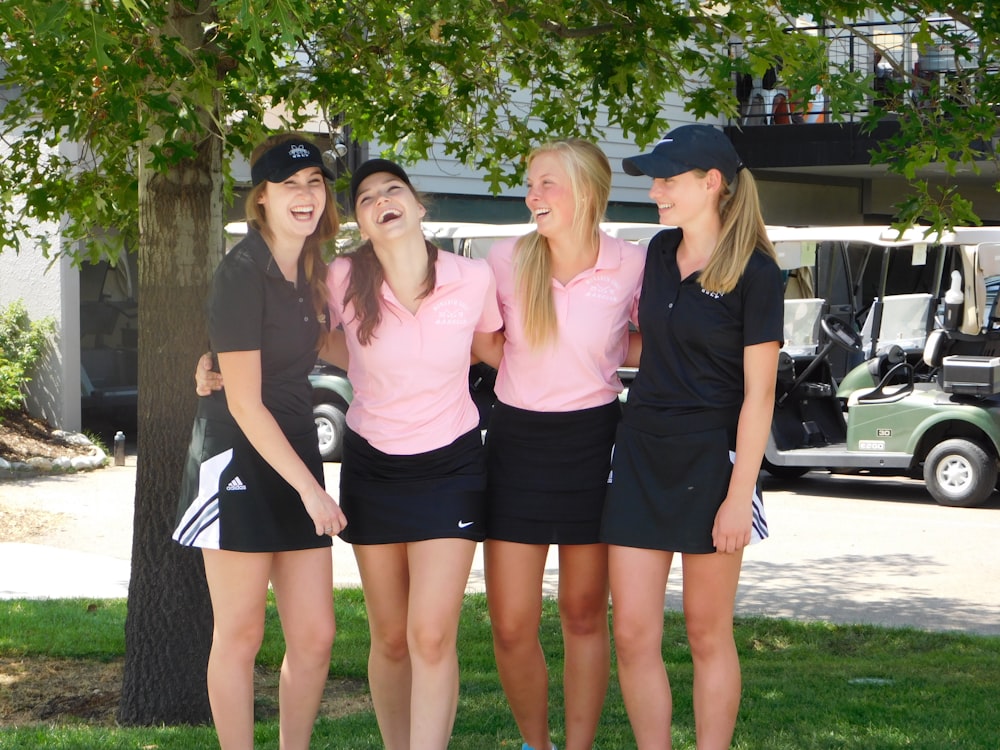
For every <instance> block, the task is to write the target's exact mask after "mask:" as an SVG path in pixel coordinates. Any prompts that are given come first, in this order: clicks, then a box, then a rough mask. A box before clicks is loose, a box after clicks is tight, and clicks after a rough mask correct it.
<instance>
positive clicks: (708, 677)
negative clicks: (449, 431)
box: [601, 125, 783, 750]
mask: <svg viewBox="0 0 1000 750" xmlns="http://www.w3.org/2000/svg"><path fill="white" fill-rule="evenodd" d="M624 167H625V171H626V172H627V173H629V174H632V175H640V174H643V175H647V176H649V177H652V178H653V186H652V188H651V189H650V191H649V195H650V198H652V199H653V201H654V202H655V203H656V206H657V210H658V212H659V218H660V223H661V224H666V225H669V226H672V227H675V228H673V229H668V230H665V231H663V232H660V233H659V234H658V235H656V237H654V238H653V239H652V241H651V242H650V244H649V248H648V250H647V260H646V270H645V277H644V280H643V288H642V300H641V303H640V305H639V329H640V332H641V334H642V352H641V358H640V361H639V372H638V375H637V376H636V379H635V381H634V382H633V383H632V386H631V387H630V388H629V397H628V403H627V404H626V406H625V411H624V415H623V418H622V423H621V425H620V426H619V428H618V434H617V437H616V443H615V456H614V460H613V462H612V479H611V482H610V485H609V494H608V501H607V506H606V508H605V515H604V523H603V525H602V530H601V538H602V539H603V540H604V541H605V542H607V543H608V544H609V545H610V547H609V551H608V558H609V569H610V577H611V598H612V604H613V611H614V634H615V648H616V652H617V657H618V679H619V682H620V684H621V689H622V697H623V698H624V700H625V708H626V710H627V711H628V715H629V720H630V722H631V724H632V730H633V732H634V734H635V738H636V743H637V746H638V748H639V750H664V748H670V747H671V746H672V745H671V709H672V705H671V696H670V683H669V680H668V678H667V673H666V669H665V667H664V664H663V659H662V656H661V653H662V652H661V646H662V640H663V598H664V593H665V590H666V586H667V576H668V574H669V572H670V565H671V563H672V561H673V557H674V555H675V554H676V553H680V554H681V555H682V556H683V579H684V586H683V589H684V593H683V598H684V618H685V623H686V625H687V634H688V641H689V643H690V646H691V656H692V660H693V662H694V717H695V732H696V735H697V746H698V749H699V750H723V748H728V747H729V745H730V742H731V740H732V736H733V732H734V728H735V724H736V714H737V710H738V708H739V703H740V693H741V680H740V665H739V656H738V654H737V652H736V644H735V642H734V639H733V609H734V605H735V599H736V587H737V584H738V583H739V577H740V568H741V565H742V560H743V550H744V548H745V547H746V546H747V545H748V544H751V543H753V542H755V541H759V540H761V539H763V538H764V537H766V536H767V522H766V520H765V518H764V507H763V503H762V501H761V497H760V491H759V488H758V486H757V476H758V473H759V471H760V464H761V460H762V458H763V455H764V447H765V445H766V443H767V436H768V432H769V428H770V424H771V413H772V410H773V409H774V386H775V379H776V376H777V363H778V350H779V347H780V346H781V341H782V314H783V301H782V298H783V295H782V281H781V273H780V271H779V269H778V265H777V263H776V261H775V255H774V249H773V248H772V246H771V243H770V241H769V240H768V238H767V234H766V232H765V228H764V220H763V218H762V216H761V211H760V205H759V201H758V197H757V189H756V187H755V185H754V180H753V177H752V176H751V175H750V172H749V171H748V170H747V169H746V168H745V167H744V165H743V164H742V162H741V161H740V158H739V155H738V154H737V153H736V150H735V149H734V148H733V146H732V144H731V143H730V141H729V139H728V138H727V137H726V136H725V135H724V134H723V133H722V131H721V130H718V129H716V128H713V127H710V126H707V125H685V126H683V127H680V128H676V129H675V130H673V131H671V132H669V133H668V134H667V135H666V137H665V138H664V139H663V140H661V141H660V142H659V143H658V144H657V145H656V147H655V148H654V149H653V151H652V152H651V153H648V154H641V155H639V156H634V157H631V158H628V159H625V161H624Z"/></svg>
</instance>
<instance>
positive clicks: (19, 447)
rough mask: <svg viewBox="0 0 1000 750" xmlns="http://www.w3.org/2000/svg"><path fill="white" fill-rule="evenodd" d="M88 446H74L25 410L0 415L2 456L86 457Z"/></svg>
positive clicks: (6, 457)
mask: <svg viewBox="0 0 1000 750" xmlns="http://www.w3.org/2000/svg"><path fill="white" fill-rule="evenodd" d="M88 453H89V450H88V449H87V448H84V447H81V446H78V445H71V444H70V443H67V442H66V441H65V440H63V439H62V438H60V437H57V436H56V435H54V434H53V430H52V428H51V427H49V425H48V424H46V423H45V422H43V421H42V420H40V419H35V418H34V417H32V416H29V415H28V414H26V413H24V412H3V413H2V414H0V458H5V459H7V460H8V461H24V460H25V459H28V458H32V457H34V456H41V457H43V458H59V457H61V456H67V457H69V458H73V457H74V456H84V455H87V454H88Z"/></svg>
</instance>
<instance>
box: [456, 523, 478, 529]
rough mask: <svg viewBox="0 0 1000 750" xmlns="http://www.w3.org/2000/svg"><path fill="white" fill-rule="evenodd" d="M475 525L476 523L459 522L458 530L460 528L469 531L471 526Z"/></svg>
mask: <svg viewBox="0 0 1000 750" xmlns="http://www.w3.org/2000/svg"><path fill="white" fill-rule="evenodd" d="M474 523H475V521H459V522H458V528H460V529H467V528H469V527H470V526H472V524H474Z"/></svg>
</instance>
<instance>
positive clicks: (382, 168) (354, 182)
mask: <svg viewBox="0 0 1000 750" xmlns="http://www.w3.org/2000/svg"><path fill="white" fill-rule="evenodd" d="M379 172H387V173H388V174H391V175H392V176H393V177H398V178H399V179H401V180H402V181H403V182H405V183H406V184H407V185H409V187H410V190H413V184H412V183H411V182H410V178H409V177H408V176H407V174H406V170H404V169H403V168H402V167H401V166H399V165H398V164H397V163H396V162H394V161H389V160H388V159H369V160H368V161H366V162H365V163H364V164H362V165H361V166H360V167H358V168H357V169H355V170H354V174H352V175H351V205H352V206H353V205H355V204H356V203H357V202H358V188H359V187H361V183H362V181H363V180H364V179H365V178H366V177H371V176H372V175H373V174H378V173H379Z"/></svg>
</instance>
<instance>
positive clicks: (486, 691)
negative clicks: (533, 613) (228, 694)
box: [0, 589, 1000, 750]
mask: <svg viewBox="0 0 1000 750" xmlns="http://www.w3.org/2000/svg"><path fill="white" fill-rule="evenodd" d="M336 606H337V630H338V635H337V643H336V645H335V646H334V654H333V660H332V663H331V666H330V675H331V680H335V679H338V678H339V679H344V680H347V681H351V682H350V683H348V684H354V685H357V684H359V683H360V684H361V685H362V686H363V685H365V683H364V679H365V667H366V663H367V651H368V632H367V626H366V624H365V614H364V606H363V601H362V597H361V592H360V591H359V590H353V589H347V590H338V592H337V605H336ZM124 622H125V602H124V601H122V600H108V601H89V600H50V601H30V600H11V601H4V602H0V657H21V658H24V659H30V658H32V657H58V658H70V659H79V660H92V661H102V662H108V661H114V660H119V659H121V657H122V656H123V654H124V648H125V646H124V633H123V630H124ZM665 625H666V636H665V638H664V643H663V658H664V661H665V662H666V664H667V669H668V671H669V673H670V676H671V684H672V687H673V694H674V746H675V748H678V749H679V750H687V749H689V748H694V746H695V745H694V723H693V717H692V714H691V665H690V654H689V652H688V648H687V642H686V639H685V636H684V626H683V620H682V618H681V617H680V615H679V614H677V613H673V612H668V613H667V614H666V617H665ZM459 638H460V645H459V655H460V659H461V668H462V686H461V696H460V703H459V708H458V719H457V722H456V724H455V733H454V739H453V741H452V743H451V745H450V747H452V748H458V749H460V750H487V749H489V748H510V749H512V750H519V748H520V739H519V737H518V733H517V728H516V726H515V724H514V721H513V719H512V718H511V716H510V713H509V711H508V709H507V705H506V702H505V700H504V695H503V691H502V690H501V688H500V683H499V680H498V679H497V676H496V670H495V667H494V664H493V655H492V647H491V643H490V632H489V620H488V616H487V611H486V601H485V598H484V597H483V596H482V595H478V594H477V595H470V596H468V597H467V599H466V604H465V608H464V611H463V615H462V623H461V632H460V636H459ZM542 639H543V643H544V645H545V649H546V652H547V653H548V655H549V665H550V670H551V673H552V676H553V679H552V688H551V703H552V707H551V715H552V723H553V732H554V739H555V741H556V742H557V744H559V745H560V746H561V745H562V741H561V740H562V691H561V689H560V684H559V682H560V680H559V675H560V673H561V668H562V649H561V642H560V636H559V621H558V614H557V612H556V607H555V604H554V602H551V601H546V603H545V610H544V618H543V623H542ZM736 641H737V645H738V647H739V650H740V654H741V659H742V665H743V681H744V687H743V703H742V705H741V708H740V716H739V721H738V723H737V726H736V736H735V739H734V745H733V747H735V748H740V749H742V750H807V749H810V748H816V749H824V750H825V749H826V748H829V749H830V750H833V749H837V750H844V749H846V750H853V749H857V750H861V749H862V748H864V750H877V749H879V748H885V749H886V750H892V749H895V748H906V750H943V749H944V748H955V749H956V750H977V749H981V750H997V748H1000V700H998V692H1000V639H998V638H994V637H977V636H966V635H954V634H942V633H926V632H922V631H918V630H911V629H887V628H878V627H870V626H837V625H828V624H821V623H811V624H803V623H793V622H788V621H783V620H767V619H761V618H752V619H740V620H739V621H738V622H737V624H736ZM281 652H282V642H281V633H280V630H279V628H278V624H277V617H276V616H275V614H274V610H273V607H272V608H271V610H270V612H269V618H268V628H267V635H266V638H265V644H264V647H263V648H262V649H261V653H260V657H259V660H258V661H259V663H260V664H261V665H262V666H264V667H269V668H277V666H278V665H279V664H280V660H281ZM17 690H18V683H17V681H16V680H14V681H10V680H0V716H2V715H3V714H4V710H3V709H4V704H5V703H9V702H10V701H11V696H13V695H15V694H16V692H17ZM363 690H364V688H363V687H362V693H363ZM362 697H364V696H363V695H362ZM350 706H351V707H350V708H349V710H345V711H343V712H340V713H343V715H340V716H337V717H336V718H321V719H320V720H319V722H318V724H317V726H316V732H315V735H314V739H313V744H312V747H313V749H314V750H322V749H323V748H337V749H338V750H339V749H343V748H350V749H351V750H355V749H356V750H365V749H366V748H379V747H381V743H380V741H379V736H378V728H377V726H376V723H375V717H374V715H373V714H372V713H371V711H370V710H369V709H368V708H367V703H366V702H365V701H354V702H353V703H352V704H350ZM257 745H258V747H259V748H277V721H276V718H275V717H274V715H273V712H271V713H270V715H269V716H268V717H267V718H265V719H263V720H261V721H260V722H258V725H257ZM633 747H635V743H634V742H633V741H632V737H631V733H630V731H629V725H628V718H627V717H626V715H625V710H624V707H623V705H622V702H621V695H620V693H619V690H618V684H617V680H616V678H615V676H614V673H612V679H611V685H610V686H609V690H608V700H607V702H606V705H605V709H604V715H603V717H602V721H601V727H600V731H599V733H598V738H597V742H596V744H595V748H598V749H600V750H611V749H614V750H618V749H621V748H633ZM0 748H4V749H6V748H19V749H20V748H58V749H59V750H94V749H95V748H101V749H104V748H109V749H111V750H118V749H121V750H138V749H140V748H142V749H145V750H154V749H155V750H200V749H201V748H206V749H208V748H217V743H216V741H215V737H214V733H213V732H212V730H211V728H209V727H155V728H120V727H116V726H111V725H107V724H105V725H97V724H88V723H86V722H84V721H83V720H75V721H72V722H66V723H61V724H55V725H48V724H44V723H39V724H33V725H30V726H28V725H26V726H21V727H7V728H2V729H0Z"/></svg>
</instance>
